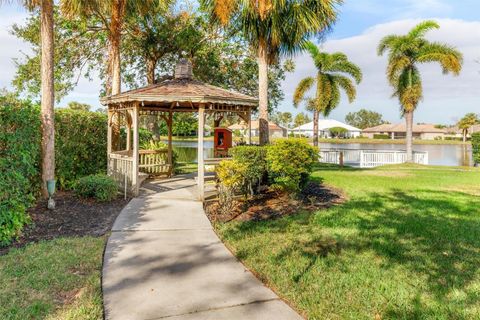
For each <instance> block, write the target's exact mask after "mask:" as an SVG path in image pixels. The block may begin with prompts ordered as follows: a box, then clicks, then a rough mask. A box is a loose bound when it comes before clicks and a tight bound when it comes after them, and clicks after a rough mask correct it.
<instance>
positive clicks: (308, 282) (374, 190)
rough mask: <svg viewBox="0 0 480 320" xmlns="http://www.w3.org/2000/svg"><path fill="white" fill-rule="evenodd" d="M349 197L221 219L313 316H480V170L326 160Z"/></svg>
mask: <svg viewBox="0 0 480 320" xmlns="http://www.w3.org/2000/svg"><path fill="white" fill-rule="evenodd" d="M312 178H313V179H316V180H319V181H320V180H321V181H323V182H324V183H325V184H327V185H331V186H334V187H337V188H340V189H342V190H343V191H344V192H345V193H346V195H347V197H348V201H347V202H346V203H344V204H342V205H339V206H336V207H332V208H330V209H328V210H324V211H318V212H315V213H307V212H299V213H298V214H296V215H292V216H288V217H284V218H281V219H277V220H273V221H263V222H243V223H228V224H218V225H216V228H217V230H218V232H219V234H220V235H221V237H222V238H223V240H224V241H225V242H226V243H227V245H228V246H229V247H230V248H231V249H232V250H233V251H234V252H235V253H236V255H237V257H239V258H240V259H241V260H242V261H243V262H244V263H245V264H246V265H247V266H248V267H249V268H250V269H252V270H253V271H254V272H255V273H256V274H257V275H258V276H259V278H260V279H262V280H263V281H264V282H265V283H267V284H268V285H269V286H270V287H272V288H273V289H274V290H275V291H276V292H277V293H278V294H279V295H280V296H282V297H284V298H285V299H287V300H288V301H290V302H291V303H292V305H293V306H294V307H295V308H296V309H297V310H299V311H300V312H302V313H303V314H304V315H306V316H307V317H308V319H480V269H479V266H480V170H476V169H461V170H456V169H455V168H442V167H423V166H418V165H411V166H408V165H401V166H391V167H383V168H378V169H374V170H360V169H344V170H340V169H338V168H337V167H333V166H324V167H322V168H320V169H319V170H317V171H316V172H314V173H313V175H312Z"/></svg>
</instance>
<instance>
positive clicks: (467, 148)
mask: <svg viewBox="0 0 480 320" xmlns="http://www.w3.org/2000/svg"><path fill="white" fill-rule="evenodd" d="M173 148H174V150H175V152H176V153H177V157H178V158H177V161H179V162H196V160H197V142H196V141H173ZM320 148H323V149H363V150H405V146H404V145H403V144H390V143H385V144H368V143H347V144H344V143H342V144H339V143H320ZM204 150H205V158H212V157H213V141H205V142H204ZM413 150H414V151H423V152H428V159H429V164H432V165H442V166H472V165H473V161H472V146H471V145H462V144H444V145H440V144H419V145H414V146H413Z"/></svg>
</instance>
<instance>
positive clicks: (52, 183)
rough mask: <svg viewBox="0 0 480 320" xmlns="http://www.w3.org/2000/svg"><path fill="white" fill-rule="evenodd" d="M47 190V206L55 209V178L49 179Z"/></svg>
mask: <svg viewBox="0 0 480 320" xmlns="http://www.w3.org/2000/svg"><path fill="white" fill-rule="evenodd" d="M47 192H48V204H47V208H48V209H50V210H53V209H55V200H53V194H54V193H55V180H47Z"/></svg>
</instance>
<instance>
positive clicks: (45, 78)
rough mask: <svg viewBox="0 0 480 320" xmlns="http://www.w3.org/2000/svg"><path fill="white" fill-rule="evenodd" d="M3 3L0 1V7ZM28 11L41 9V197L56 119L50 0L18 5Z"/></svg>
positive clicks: (50, 167) (49, 174)
mask: <svg viewBox="0 0 480 320" xmlns="http://www.w3.org/2000/svg"><path fill="white" fill-rule="evenodd" d="M2 2H9V1H2V0H0V4H1V3H2ZM18 2H19V3H21V4H22V5H23V6H25V7H26V8H27V9H29V10H33V9H35V8H39V9H40V38H41V65H40V68H41V83H42V87H41V107H40V108H41V111H40V117H41V124H42V185H41V190H42V195H43V196H44V197H47V196H48V191H47V181H49V180H54V179H55V120H54V119H55V117H54V101H55V99H54V88H53V83H54V78H53V55H54V47H53V26H54V22H53V0H23V1H18Z"/></svg>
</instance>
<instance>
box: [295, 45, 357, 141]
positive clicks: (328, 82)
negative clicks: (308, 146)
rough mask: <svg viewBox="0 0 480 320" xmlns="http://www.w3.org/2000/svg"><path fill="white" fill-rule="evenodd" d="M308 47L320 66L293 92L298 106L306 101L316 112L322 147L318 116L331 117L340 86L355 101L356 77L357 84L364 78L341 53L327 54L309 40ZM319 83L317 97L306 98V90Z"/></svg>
mask: <svg viewBox="0 0 480 320" xmlns="http://www.w3.org/2000/svg"><path fill="white" fill-rule="evenodd" d="M305 47H306V49H307V51H308V52H309V53H310V56H311V57H312V59H313V63H314V64H315V67H316V68H317V75H316V76H315V77H307V78H304V79H302V80H301V81H300V83H299V84H298V86H297V88H296V89H295V93H294V95H293V104H294V106H295V107H298V105H299V104H300V103H301V102H302V101H305V102H306V103H307V109H308V110H310V111H313V145H314V146H318V118H319V115H320V114H322V115H323V116H325V117H326V116H328V115H329V114H330V112H331V111H332V110H333V109H335V108H336V107H338V105H339V103H340V89H342V90H343V91H345V93H346V94H347V97H348V100H349V102H350V103H351V102H353V100H355V97H356V94H357V90H356V88H355V84H354V83H353V81H352V79H351V78H353V79H354V80H355V82H356V83H357V84H359V83H360V81H361V80H362V71H361V70H360V68H359V67H358V66H357V65H355V64H354V63H352V62H350V61H349V60H348V57H347V56H346V55H345V54H343V53H341V52H336V53H326V52H321V51H320V49H319V48H318V47H317V46H316V45H315V44H313V43H312V42H308V43H307V44H306V46H305ZM314 84H316V93H315V97H314V98H306V97H305V95H306V93H307V92H308V91H309V90H310V89H311V88H312V87H313V85H314Z"/></svg>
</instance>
